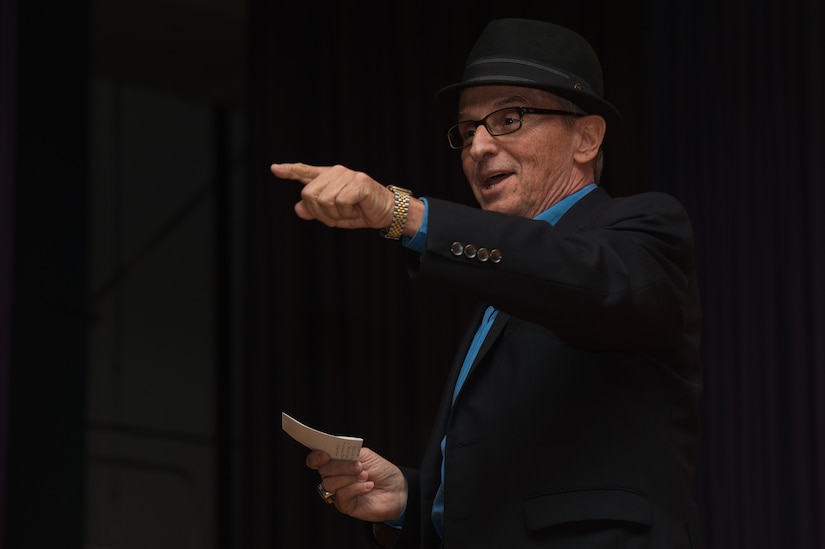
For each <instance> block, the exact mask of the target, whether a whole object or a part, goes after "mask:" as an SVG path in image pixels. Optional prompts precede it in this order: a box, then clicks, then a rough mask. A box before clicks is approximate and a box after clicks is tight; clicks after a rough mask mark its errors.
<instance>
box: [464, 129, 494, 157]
mask: <svg viewBox="0 0 825 549" xmlns="http://www.w3.org/2000/svg"><path fill="white" fill-rule="evenodd" d="M495 146H496V139H495V137H493V136H492V135H490V132H488V131H487V128H486V127H485V126H484V124H479V125H478V127H477V128H476V133H475V134H474V135H473V141H472V142H471V143H470V147H469V151H468V152H469V153H470V155H471V156H474V157H480V156H484V155H485V154H488V153H489V152H490V150H492V149H494V148H495Z"/></svg>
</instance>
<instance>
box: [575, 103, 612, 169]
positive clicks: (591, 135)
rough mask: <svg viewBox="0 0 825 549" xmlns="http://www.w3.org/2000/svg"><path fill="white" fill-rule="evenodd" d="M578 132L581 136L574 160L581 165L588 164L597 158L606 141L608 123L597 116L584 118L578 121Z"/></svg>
mask: <svg viewBox="0 0 825 549" xmlns="http://www.w3.org/2000/svg"><path fill="white" fill-rule="evenodd" d="M576 130H577V131H578V135H579V143H578V147H576V151H575V153H574V155H573V158H575V159H576V161H577V162H579V163H581V164H586V163H588V162H590V161H591V160H593V159H594V158H596V155H597V154H598V153H599V148H600V147H601V146H602V141H604V134H605V132H606V131H607V123H606V122H605V121H604V118H602V117H601V116H599V115H597V114H590V115H587V116H582V117H581V118H579V119H578V120H576Z"/></svg>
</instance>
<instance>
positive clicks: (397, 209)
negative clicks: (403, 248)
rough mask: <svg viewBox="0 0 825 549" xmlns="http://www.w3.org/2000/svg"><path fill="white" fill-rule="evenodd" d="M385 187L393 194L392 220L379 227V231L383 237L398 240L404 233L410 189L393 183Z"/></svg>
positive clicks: (408, 208) (408, 209) (408, 211)
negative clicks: (386, 224) (384, 226)
mask: <svg viewBox="0 0 825 549" xmlns="http://www.w3.org/2000/svg"><path fill="white" fill-rule="evenodd" d="M387 188H388V189H389V190H391V191H392V193H393V194H394V195H395V200H394V201H393V204H392V221H391V222H390V226H389V227H386V228H384V229H381V230H380V231H379V232H380V233H381V236H383V237H384V238H389V239H390V240H398V239H399V238H401V235H402V234H404V225H406V224H407V214H409V213H410V196H411V195H412V191H411V190H409V189H404V188H402V187H396V186H395V185H387Z"/></svg>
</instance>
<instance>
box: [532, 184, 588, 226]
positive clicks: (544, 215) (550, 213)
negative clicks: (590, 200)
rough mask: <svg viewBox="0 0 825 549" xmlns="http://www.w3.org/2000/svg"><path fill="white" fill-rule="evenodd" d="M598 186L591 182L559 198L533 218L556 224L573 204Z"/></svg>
mask: <svg viewBox="0 0 825 549" xmlns="http://www.w3.org/2000/svg"><path fill="white" fill-rule="evenodd" d="M595 188H596V184H595V183H590V184H589V185H586V186H584V187H582V188H581V189H579V190H578V191H576V192H574V193H573V194H571V195H569V196H566V197H564V198H563V199H561V200H559V201H558V202H556V203H555V204H553V205H552V206H550V207H549V208H548V209H546V210H544V211H543V212H541V213H540V214H539V215H537V216H536V217H534V218H533V219H539V220H541V221H546V222H548V223H550V224H551V225H555V224H556V222H557V221H558V220H559V219H561V216H563V215H564V214H565V213H567V210H569V209H570V208H571V207H572V206H573V204H575V203H576V202H578V201H579V200H581V198H582V197H583V196H584V195H586V194H587V193H589V192H590V191H592V190H593V189H595Z"/></svg>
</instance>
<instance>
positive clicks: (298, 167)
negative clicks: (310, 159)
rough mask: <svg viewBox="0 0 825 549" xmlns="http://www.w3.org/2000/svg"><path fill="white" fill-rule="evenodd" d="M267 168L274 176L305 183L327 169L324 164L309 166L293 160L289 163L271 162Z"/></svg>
mask: <svg viewBox="0 0 825 549" xmlns="http://www.w3.org/2000/svg"><path fill="white" fill-rule="evenodd" d="M269 169H270V171H271V172H272V173H273V174H274V175H275V177H280V178H281V179H293V180H295V181H300V182H301V183H303V184H305V185H306V184H307V183H309V182H310V181H312V180H313V179H316V178H317V177H318V176H320V175H321V174H322V173H324V172H325V171H327V170H328V169H329V168H328V167H325V166H310V165H309V164H303V163H300V162H295V163H291V164H272V165H271V166H270V167H269Z"/></svg>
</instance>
